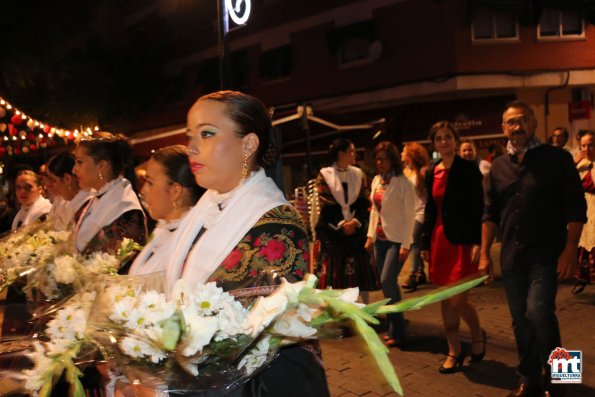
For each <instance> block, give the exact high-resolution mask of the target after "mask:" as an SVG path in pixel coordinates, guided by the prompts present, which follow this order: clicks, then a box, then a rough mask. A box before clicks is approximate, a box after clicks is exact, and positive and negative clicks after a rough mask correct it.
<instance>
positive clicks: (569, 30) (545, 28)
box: [537, 8, 585, 39]
mask: <svg viewBox="0 0 595 397" xmlns="http://www.w3.org/2000/svg"><path fill="white" fill-rule="evenodd" d="M537 37H539V38H540V39H556V38H579V37H585V23H584V21H583V19H582V18H581V16H580V15H579V14H578V12H576V11H560V10H554V9H551V8H548V9H545V10H544V11H543V13H542V14H541V19H540V20H539V26H538V27H537Z"/></svg>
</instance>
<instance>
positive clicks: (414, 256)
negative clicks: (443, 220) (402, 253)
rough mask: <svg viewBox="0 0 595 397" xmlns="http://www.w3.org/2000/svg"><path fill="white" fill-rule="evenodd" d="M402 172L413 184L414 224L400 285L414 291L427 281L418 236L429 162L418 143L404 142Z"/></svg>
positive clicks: (421, 220)
mask: <svg viewBox="0 0 595 397" xmlns="http://www.w3.org/2000/svg"><path fill="white" fill-rule="evenodd" d="M401 160H402V161H403V165H404V168H403V173H404V174H405V176H406V177H407V178H409V180H410V181H411V183H413V186H415V226H414V227H413V243H411V247H410V249H409V262H410V264H411V268H410V270H409V278H407V281H406V282H405V284H402V285H401V287H402V288H404V289H408V290H411V291H415V290H416V289H417V286H418V285H422V284H425V283H426V282H427V278H426V272H425V270H424V268H425V264H424V261H423V259H422V257H421V248H420V238H421V227H422V225H423V222H424V211H425V208H426V200H427V198H428V193H427V192H426V179H425V178H426V172H427V170H428V165H429V164H430V156H429V155H428V152H427V150H426V149H425V148H424V147H423V146H422V145H420V144H419V143H415V142H413V143H406V144H405V146H403V152H402V153H401Z"/></svg>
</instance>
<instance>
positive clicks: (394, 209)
mask: <svg viewBox="0 0 595 397" xmlns="http://www.w3.org/2000/svg"><path fill="white" fill-rule="evenodd" d="M380 180H381V176H380V175H376V177H374V180H373V181H372V193H371V195H370V200H371V201H372V203H374V191H375V190H376V189H377V188H378V186H379V185H380ZM415 196H416V195H415V188H414V187H413V184H412V183H411V181H410V180H409V179H408V178H407V177H406V176H405V175H399V176H396V177H392V178H391V179H390V182H389V183H388V185H386V190H385V192H384V196H383V197H382V203H381V204H382V208H381V210H380V212H379V211H378V208H376V205H374V204H373V205H372V211H371V212H370V224H369V226H368V237H370V238H372V239H373V240H376V226H377V225H378V221H379V220H380V222H381V224H382V229H383V231H384V234H385V235H386V238H387V239H388V240H389V241H392V242H395V243H401V247H402V248H409V246H410V245H411V243H412V242H413V226H414V224H415V212H416V200H415Z"/></svg>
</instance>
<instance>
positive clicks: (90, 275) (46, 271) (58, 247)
mask: <svg viewBox="0 0 595 397" xmlns="http://www.w3.org/2000/svg"><path fill="white" fill-rule="evenodd" d="M15 243H18V244H17V245H16V246H13V244H15ZM10 247H12V248H10ZM140 249H141V247H140V246H139V245H138V244H136V243H135V242H134V241H132V240H130V239H124V240H123V241H122V244H121V246H120V248H119V250H118V252H116V253H115V254H108V253H103V252H95V253H93V254H91V255H88V256H87V257H82V256H80V255H79V254H78V253H77V252H76V250H75V248H74V242H73V239H72V235H71V233H70V232H66V231H61V232H56V231H53V230H51V225H50V224H43V225H37V227H36V228H35V229H28V230H27V233H25V232H23V233H20V232H19V233H17V234H14V235H11V236H8V237H7V238H6V240H5V241H2V242H0V251H1V252H2V254H1V255H0V291H1V290H3V289H5V288H7V287H8V286H11V285H13V286H15V287H17V289H18V290H23V291H24V293H25V294H26V296H27V302H28V303H29V304H30V310H31V311H32V313H33V316H34V317H37V316H41V315H43V313H45V312H46V311H47V310H53V306H54V305H55V304H60V302H62V301H63V300H65V299H68V298H69V297H70V296H72V294H74V293H75V292H76V291H78V290H79V289H81V288H82V287H84V286H85V285H86V284H87V283H89V282H91V281H92V280H93V279H94V278H95V277H96V276H97V275H101V274H116V273H117V272H118V270H119V269H120V267H121V266H123V264H124V263H126V261H128V260H129V259H130V257H131V256H133V255H135V254H136V253H137V252H138V251H139V250H140Z"/></svg>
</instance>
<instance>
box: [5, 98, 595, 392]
mask: <svg viewBox="0 0 595 397" xmlns="http://www.w3.org/2000/svg"><path fill="white" fill-rule="evenodd" d="M502 128H503V132H504V135H505V136H506V138H507V139H508V142H507V146H506V151H505V153H504V154H501V155H499V156H496V155H494V153H496V149H495V148H491V149H492V150H491V151H492V153H491V154H490V158H489V159H479V158H478V154H477V148H476V146H475V144H474V142H473V141H471V140H468V139H463V140H461V138H460V136H459V134H458V132H457V130H456V128H454V126H453V125H452V124H450V123H449V122H447V121H441V122H438V123H436V124H434V125H433V126H432V127H431V128H430V129H429V135H428V137H429V140H430V143H431V147H432V149H433V150H434V151H436V152H437V153H438V158H439V160H438V161H433V162H431V161H430V156H429V153H428V151H427V150H426V148H425V147H424V146H422V145H420V144H418V143H407V144H405V145H404V147H403V150H402V151H399V149H398V147H397V146H396V145H395V144H394V143H392V142H388V141H384V142H380V143H378V144H377V145H376V146H375V147H374V149H373V151H372V153H373V160H374V164H375V167H376V174H375V175H374V176H373V178H372V179H371V183H368V180H369V178H368V176H367V175H366V174H365V173H364V172H363V171H362V169H360V168H359V167H357V166H356V148H355V146H354V144H353V142H352V141H350V140H349V139H346V138H338V139H336V140H335V141H334V142H333V143H332V145H331V146H330V148H329V166H328V167H325V168H322V169H321V170H320V174H319V175H318V178H317V180H316V187H317V190H318V197H319V201H320V206H321V211H320V216H319V220H318V223H317V225H316V235H317V238H318V240H319V246H320V249H319V250H318V251H317V254H316V256H315V258H314V259H315V263H314V264H313V266H312V267H310V248H309V241H308V235H307V232H306V230H305V227H304V225H303V222H302V218H301V216H300V215H299V213H298V212H297V211H296V210H295V208H293V207H292V206H291V205H290V204H289V203H288V201H287V200H286V198H285V196H284V194H283V193H282V192H281V191H280V190H279V188H278V187H277V185H276V184H275V182H274V181H273V180H272V179H270V178H269V177H267V176H266V175H265V172H264V169H265V168H269V167H271V166H273V165H274V164H275V163H276V162H277V161H278V157H279V149H278V148H277V147H275V146H274V144H273V143H272V142H271V136H270V133H271V129H272V125H271V119H270V116H269V113H268V111H267V109H266V107H265V106H264V105H263V104H262V103H261V102H260V101H259V100H258V99H257V98H254V97H252V96H249V95H247V94H243V93H240V92H234V91H220V92H215V93H212V94H208V95H205V96H203V97H201V98H199V99H198V101H197V102H196V103H195V104H194V105H193V106H192V107H191V108H190V110H189V111H188V114H187V138H188V145H187V147H184V146H170V147H165V148H162V149H160V150H158V151H157V152H155V153H154V154H153V155H152V157H151V159H150V160H149V161H148V163H147V164H146V175H145V180H144V182H143V186H142V188H141V189H140V191H137V189H136V186H135V177H134V170H133V168H132V164H131V161H130V159H131V158H132V156H131V153H132V148H131V145H130V142H129V141H128V139H127V138H126V137H124V136H122V135H116V134H110V133H97V134H95V135H94V136H93V137H92V138H90V139H83V140H81V141H80V143H78V145H77V147H76V150H75V151H74V154H70V153H61V154H58V155H56V156H54V157H52V158H51V159H50V160H49V161H48V162H47V163H46V164H45V165H44V169H43V170H42V173H41V175H38V174H37V173H36V172H35V171H34V170H32V169H23V170H20V171H19V172H17V174H16V177H15V180H14V189H15V196H16V201H17V203H18V207H19V209H18V212H16V214H15V215H14V218H13V219H12V221H11V230H12V231H16V230H19V229H21V228H23V227H25V226H28V225H31V224H33V223H35V222H40V221H46V222H49V223H50V224H51V225H52V227H54V228H56V229H57V230H65V229H70V230H72V233H73V235H74V246H75V249H76V251H77V252H78V253H80V254H82V255H85V254H89V253H92V252H97V251H102V252H113V251H114V250H116V249H117V247H119V246H120V244H121V242H122V241H123V240H124V239H125V238H127V239H131V240H133V241H135V242H137V243H138V244H140V245H142V246H144V248H143V250H142V251H141V252H140V254H139V255H138V256H137V257H136V259H135V260H134V262H133V263H132V264H131V266H129V267H126V268H124V269H121V270H120V271H121V272H122V273H128V274H132V275H143V274H149V273H154V272H163V273H164V280H165V285H166V289H167V291H169V292H171V290H172V289H173V286H174V284H175V282H176V281H177V280H178V279H184V280H187V281H188V282H189V283H191V284H197V283H205V282H208V281H214V282H216V283H217V285H218V286H219V287H221V288H223V289H224V290H226V291H229V290H236V289H245V288H249V287H267V286H273V285H275V284H277V283H279V281H280V278H281V277H283V278H285V279H287V280H288V281H298V280H301V279H302V278H303V277H304V275H305V273H306V272H308V271H309V270H310V269H311V268H312V269H314V272H315V273H316V275H317V276H318V278H319V287H320V288H349V287H359V289H360V292H361V296H362V300H363V301H364V302H365V303H368V301H369V297H368V294H367V293H368V292H369V291H376V290H382V292H383V294H384V296H385V297H386V298H388V299H389V302H390V303H395V302H398V301H400V300H401V298H402V295H401V288H403V289H404V290H407V291H415V290H416V289H417V288H418V287H419V286H420V285H423V284H425V283H428V282H431V283H432V284H434V285H436V286H449V285H453V284H456V283H459V282H461V281H463V280H466V279H468V278H469V277H474V276H476V275H478V274H488V275H491V274H492V269H491V268H492V261H491V255H490V252H491V245H492V242H493V241H494V238H495V237H496V235H497V231H498V238H499V239H500V241H501V243H502V257H501V266H502V276H503V280H504V285H505V289H506V294H507V299H508V303H509V307H510V311H511V314H512V318H513V328H514V333H515V337H516V340H517V346H518V353H519V359H520V363H519V367H518V372H519V374H520V376H521V378H520V383H519V387H518V388H517V389H515V390H513V391H512V392H510V394H509V397H521V396H538V395H543V393H544V392H546V391H547V393H549V394H548V395H550V396H553V395H561V394H556V393H560V391H558V390H556V388H555V385H551V384H549V383H547V382H544V381H543V371H544V370H547V364H546V362H547V355H548V354H549V352H551V351H552V350H553V349H555V348H556V347H557V346H560V345H561V341H560V331H559V326H558V323H557V319H556V315H555V295H556V286H557V282H558V279H560V278H570V277H574V276H576V278H577V284H576V286H575V288H574V291H573V292H575V293H580V292H581V291H582V290H583V289H584V288H585V286H586V285H587V284H589V283H590V282H592V281H594V280H595V185H594V181H593V177H592V168H593V162H594V161H595V134H594V133H593V132H591V131H587V132H584V133H583V134H581V136H580V137H579V140H578V142H579V144H580V147H579V150H578V151H577V152H576V153H574V158H573V156H572V155H571V154H569V153H568V151H566V150H561V149H559V148H556V147H554V145H545V144H541V142H539V141H538V140H537V139H536V138H535V131H536V128H537V122H536V119H535V116H534V114H533V111H532V109H531V107H530V106H528V105H526V104H524V103H521V102H514V103H511V104H509V105H508V106H507V108H506V109H505V111H504V113H503V120H502ZM556 136H557V135H556ZM562 136H563V134H562ZM555 139H556V142H557V140H558V138H555ZM559 146H564V145H559ZM44 189H45V193H46V194H47V195H48V197H47V198H46V197H44V195H43V194H42V193H43V191H44ZM137 192H138V193H140V194H141V196H142V198H143V199H142V204H141V200H139V196H138V195H137ZM49 199H51V202H50V200H49ZM143 207H144V209H143ZM145 210H146V211H147V212H148V214H149V215H150V217H151V218H152V219H153V220H155V221H157V225H156V227H155V229H154V230H153V231H152V233H151V235H152V237H151V238H150V239H149V238H148V231H147V217H146V215H145ZM585 222H586V224H585ZM583 224H585V226H584V227H583ZM407 259H409V263H410V268H409V273H408V274H407V275H406V282H405V283H404V284H403V285H401V286H399V284H398V277H399V274H400V273H401V271H402V269H403V266H404V264H405V262H406V260H407ZM577 263H579V266H578V267H577V266H576V265H577ZM426 264H427V265H428V270H427V271H426V268H425V267H426ZM11 299H12V298H11V292H10V291H9V297H8V298H7V302H9V303H10V302H11ZM441 312H442V320H443V326H444V333H445V338H446V342H447V346H448V354H447V357H446V358H445V360H444V361H443V362H442V364H441V365H440V366H439V368H438V371H439V372H440V373H442V374H449V373H453V372H457V371H460V370H462V369H463V363H464V362H465V360H466V359H467V358H468V357H469V358H470V360H469V362H470V363H476V362H479V361H481V360H482V359H483V358H484V357H485V354H486V340H487V332H489V330H484V329H483V328H482V327H481V325H480V324H481V323H480V319H479V316H478V313H477V311H476V310H475V308H474V307H473V305H472V304H471V302H470V300H469V296H468V293H466V292H465V293H461V294H459V295H456V296H454V297H452V298H449V299H447V300H445V301H442V302H441ZM11 316H12V315H11V314H10V313H5V320H4V323H3V330H2V335H3V336H6V335H9V334H15V333H18V332H19V329H18V328H19V327H18V326H19V324H20V323H22V322H23V318H22V317H18V319H16V320H15V321H13V320H12V319H11ZM461 319H462V320H463V321H464V322H465V323H466V324H467V326H468V327H469V330H470V335H471V338H472V339H471V350H470V351H465V349H463V346H462V344H461V340H460V335H459V327H460V321H461ZM386 324H387V327H388V330H387V333H386V335H384V342H385V344H386V345H387V346H388V347H397V348H402V347H404V346H406V345H407V342H408V338H407V320H406V319H405V318H404V316H403V314H402V313H392V314H388V315H387V319H386ZM20 331H22V330H20ZM289 385H291V386H289ZM89 387H97V386H89ZM131 390H132V391H133V392H134V393H136V394H137V395H143V396H144V395H156V392H155V391H152V390H150V389H148V388H145V387H143V386H140V385H132V384H119V385H117V386H116V394H117V393H120V395H125V394H126V393H128V392H131ZM255 393H258V394H255ZM200 395H205V396H207V395H208V396H219V395H221V396H223V395H228V396H252V395H262V396H279V395H287V396H294V395H295V396H327V395H329V392H328V387H327V384H326V377H325V373H324V369H323V366H322V361H321V354H320V349H319V345H318V343H317V341H316V340H310V341H307V342H302V343H298V344H295V345H292V346H288V347H284V348H282V349H281V350H280V353H279V354H278V356H277V357H276V358H275V359H274V360H273V362H272V363H271V364H270V365H269V366H268V367H267V368H266V369H265V370H263V371H260V372H258V373H257V375H256V376H254V377H253V378H252V379H251V380H250V381H248V382H247V383H245V384H242V385H240V386H239V387H238V388H236V389H234V390H231V391H230V390H213V391H210V392H208V393H206V394H200Z"/></svg>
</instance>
